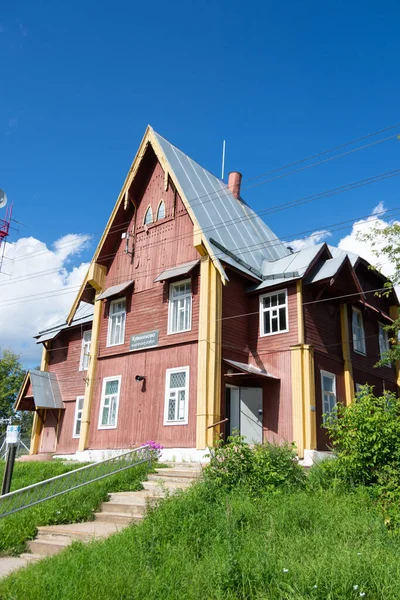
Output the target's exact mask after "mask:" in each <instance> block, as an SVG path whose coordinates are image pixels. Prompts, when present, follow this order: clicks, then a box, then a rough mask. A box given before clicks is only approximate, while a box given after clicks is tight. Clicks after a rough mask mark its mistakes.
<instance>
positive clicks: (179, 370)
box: [164, 367, 190, 426]
mask: <svg viewBox="0 0 400 600" xmlns="http://www.w3.org/2000/svg"><path fill="white" fill-rule="evenodd" d="M189 370H190V369H189V367H174V368H173V369H166V371H165V402H164V425H166V426H169V425H187V424H188V421H189ZM182 371H184V372H185V373H186V380H185V387H184V388H173V389H176V390H182V389H184V390H185V416H184V419H180V420H177V421H169V420H168V405H169V392H170V375H171V374H172V373H182Z"/></svg>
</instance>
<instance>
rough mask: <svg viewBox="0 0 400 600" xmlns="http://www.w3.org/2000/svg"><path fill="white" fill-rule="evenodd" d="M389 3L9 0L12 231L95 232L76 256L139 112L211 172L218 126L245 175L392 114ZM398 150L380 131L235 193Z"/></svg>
mask: <svg viewBox="0 0 400 600" xmlns="http://www.w3.org/2000/svg"><path fill="white" fill-rule="evenodd" d="M399 18H400V6H399V4H398V3H397V2H390V1H389V2H384V3H378V2H371V1H363V2H361V1H358V0H353V2H348V1H347V2H345V1H340V0H339V1H338V0H336V1H335V2H321V1H319V2H317V1H309V2H304V1H303V2H300V1H293V0H287V2H284V3H282V2H270V1H268V2H254V1H250V2H247V3H243V2H237V1H236V0H230V1H229V2H227V1H225V0H224V1H221V0H220V1H219V2H218V3H215V2H209V0H208V1H207V2H202V3H194V4H193V3H187V2H180V1H179V2H173V3H165V2H159V1H158V0H155V1H154V2H152V3H150V2H144V3H142V2H135V3H134V2H127V1H120V0H115V1H114V2H113V3H109V2H104V1H102V0H100V1H96V2H94V1H91V0H90V1H88V0H86V1H83V2H79V3H78V2H76V1H73V2H69V3H54V2H50V1H49V0H41V1H39V0H38V1H37V2H34V3H33V2H28V1H21V0H14V1H13V2H11V1H7V0H6V1H5V2H3V3H2V7H1V12H0V61H1V82H2V86H1V87H2V91H1V96H0V187H2V188H4V189H5V190H6V191H7V193H8V195H9V197H10V199H12V200H13V201H14V216H15V218H16V219H18V220H20V221H22V222H23V223H25V224H26V225H27V227H24V228H21V230H20V233H19V234H17V233H16V232H13V238H12V239H14V240H15V239H17V238H18V235H19V236H33V237H34V238H36V239H37V240H41V242H43V243H45V244H47V245H51V244H52V243H53V242H54V241H55V240H57V239H59V238H60V237H62V236H64V235H67V234H71V233H80V234H92V235H93V243H92V245H91V246H89V247H88V248H87V249H86V250H84V251H83V253H82V254H81V255H80V256H79V257H73V256H72V257H70V258H69V260H70V261H71V264H74V261H75V262H76V264H78V263H79V262H80V261H81V260H89V258H90V256H91V252H92V251H93V248H94V245H95V242H96V241H97V239H98V236H99V235H100V233H101V231H102V229H103V227H104V225H105V223H106V220H107V218H108V216H109V213H110V211H111V208H112V206H113V203H114V201H115V199H116V197H117V195H118V192H119V190H120V188H121V185H122V183H123V180H124V178H125V175H126V172H127V170H128V168H129V166H130V163H131V161H132V158H133V156H134V154H135V152H136V149H137V146H138V144H139V142H140V140H141V138H142V135H143V133H144V130H145V128H146V125H147V124H148V123H150V124H151V125H153V127H154V128H155V129H156V130H157V131H159V132H160V133H161V134H162V135H163V136H164V137H166V138H167V139H169V140H170V141H171V142H172V143H174V144H175V145H177V146H178V147H180V148H181V149H182V150H184V151H185V152H187V153H188V154H189V155H190V156H192V157H193V158H194V159H195V160H197V161H198V162H200V163H201V164H202V165H203V166H204V167H206V168H208V169H209V170H210V171H212V172H214V173H216V174H217V175H219V173H220V163H221V145H222V140H223V139H226V140H227V170H240V171H241V172H242V173H243V178H244V180H247V179H249V178H252V177H254V176H256V175H259V174H260V173H263V172H266V171H269V170H271V169H274V168H276V167H279V166H281V165H284V164H287V163H289V162H291V161H294V160H296V159H299V158H303V157H305V156H308V155H310V154H314V153H316V152H319V151H323V150H325V149H326V148H329V147H332V146H335V145H336V144H340V143H342V142H346V141H349V140H351V139H354V138H357V137H358V136H361V135H363V134H366V133H369V132H373V131H375V130H378V129H380V128H384V127H386V126H389V125H392V124H394V123H397V122H400V113H399V96H400V78H399V75H398V64H399V55H400V52H399V51H400V35H399V31H398V22H399ZM395 132H396V130H395V131H393V132H389V134H391V133H395ZM399 133H400V128H399ZM389 134H387V135H389ZM399 157H400V141H395V140H394V141H390V142H386V143H383V144H379V145H377V146H376V147H374V148H371V149H367V150H363V151H360V152H357V153H355V154H353V155H351V156H349V157H346V158H343V159H339V160H337V161H332V162H330V163H328V164H326V165H321V166H319V167H315V168H312V169H309V170H307V171H306V172H304V173H301V174H297V175H293V176H290V177H285V178H283V179H280V180H277V181H275V182H270V183H267V184H265V185H261V186H259V187H255V188H252V189H249V190H248V191H247V192H244V197H245V199H246V200H247V202H248V203H249V204H251V206H252V207H253V208H255V210H257V211H260V210H263V209H266V208H268V207H269V206H272V205H275V204H278V203H281V202H286V201H290V200H294V199H297V198H301V197H303V196H306V195H309V194H311V193H315V192H320V191H322V190H325V189H329V188H331V187H336V186H338V185H340V184H343V183H348V182H351V181H356V180H359V179H362V178H364V177H370V176H372V175H375V174H379V173H382V172H384V171H388V170H391V169H395V168H397V167H399V166H400V165H399ZM398 189H399V179H396V178H394V179H391V180H388V181H386V182H381V183H378V184H375V185H371V186H367V187H363V188H359V189H358V190H356V191H353V192H351V193H346V194H342V195H339V196H336V197H334V198H333V199H327V200H323V201H319V202H315V203H311V204H309V205H305V206H301V207H299V208H296V209H291V210H287V211H283V212H279V213H277V214H274V215H271V216H270V217H269V218H268V220H267V222H268V224H269V225H270V226H271V227H272V228H273V229H274V230H275V232H276V233H277V234H278V235H279V236H281V237H283V238H285V237H287V236H289V235H290V234H296V233H298V232H301V231H303V230H306V229H319V228H321V227H323V226H325V225H328V224H330V223H334V222H337V221H341V220H345V219H355V218H357V217H360V216H361V215H364V214H369V213H370V212H371V211H372V209H373V208H374V207H375V206H376V205H377V204H378V203H379V202H381V201H384V203H385V206H386V207H387V208H394V207H396V206H398V205H399V200H398ZM344 234H345V232H339V235H337V236H336V238H335V237H334V238H331V239H332V241H333V242H334V241H336V240H337V239H339V237H341V236H343V235H344ZM0 343H1V340H0Z"/></svg>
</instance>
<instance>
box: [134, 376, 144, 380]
mask: <svg viewBox="0 0 400 600" xmlns="http://www.w3.org/2000/svg"><path fill="white" fill-rule="evenodd" d="M145 379H146V377H145V376H144V375H136V377H135V381H144V380H145Z"/></svg>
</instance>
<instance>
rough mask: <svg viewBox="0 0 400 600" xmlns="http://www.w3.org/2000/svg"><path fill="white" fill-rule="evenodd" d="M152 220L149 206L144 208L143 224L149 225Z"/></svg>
mask: <svg viewBox="0 0 400 600" xmlns="http://www.w3.org/2000/svg"><path fill="white" fill-rule="evenodd" d="M152 222H153V211H152V210H151V206H149V208H148V209H147V210H146V214H145V215H144V224H145V225H150V223H152Z"/></svg>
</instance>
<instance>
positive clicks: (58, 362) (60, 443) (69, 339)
mask: <svg viewBox="0 0 400 600" xmlns="http://www.w3.org/2000/svg"><path fill="white" fill-rule="evenodd" d="M87 329H91V325H90V324H89V325H87V324H86V325H84V326H83V327H82V328H80V327H75V328H74V329H71V330H69V331H63V332H62V333H61V334H60V335H59V336H58V337H57V338H56V339H55V340H54V341H53V342H52V345H51V349H50V360H49V368H48V370H49V371H52V372H54V373H56V374H57V380H58V384H59V386H60V391H61V396H62V399H63V402H64V406H65V410H63V411H61V421H60V426H59V430H58V439H57V448H56V451H57V453H60V454H63V453H65V454H67V453H72V452H76V451H77V449H78V442H79V440H78V439H75V438H73V437H72V430H73V422H74V417H75V405H76V397H77V396H83V395H84V393H85V381H84V378H85V377H86V374H87V373H86V371H79V362H80V357H81V348H82V335H83V331H86V330H87Z"/></svg>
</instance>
